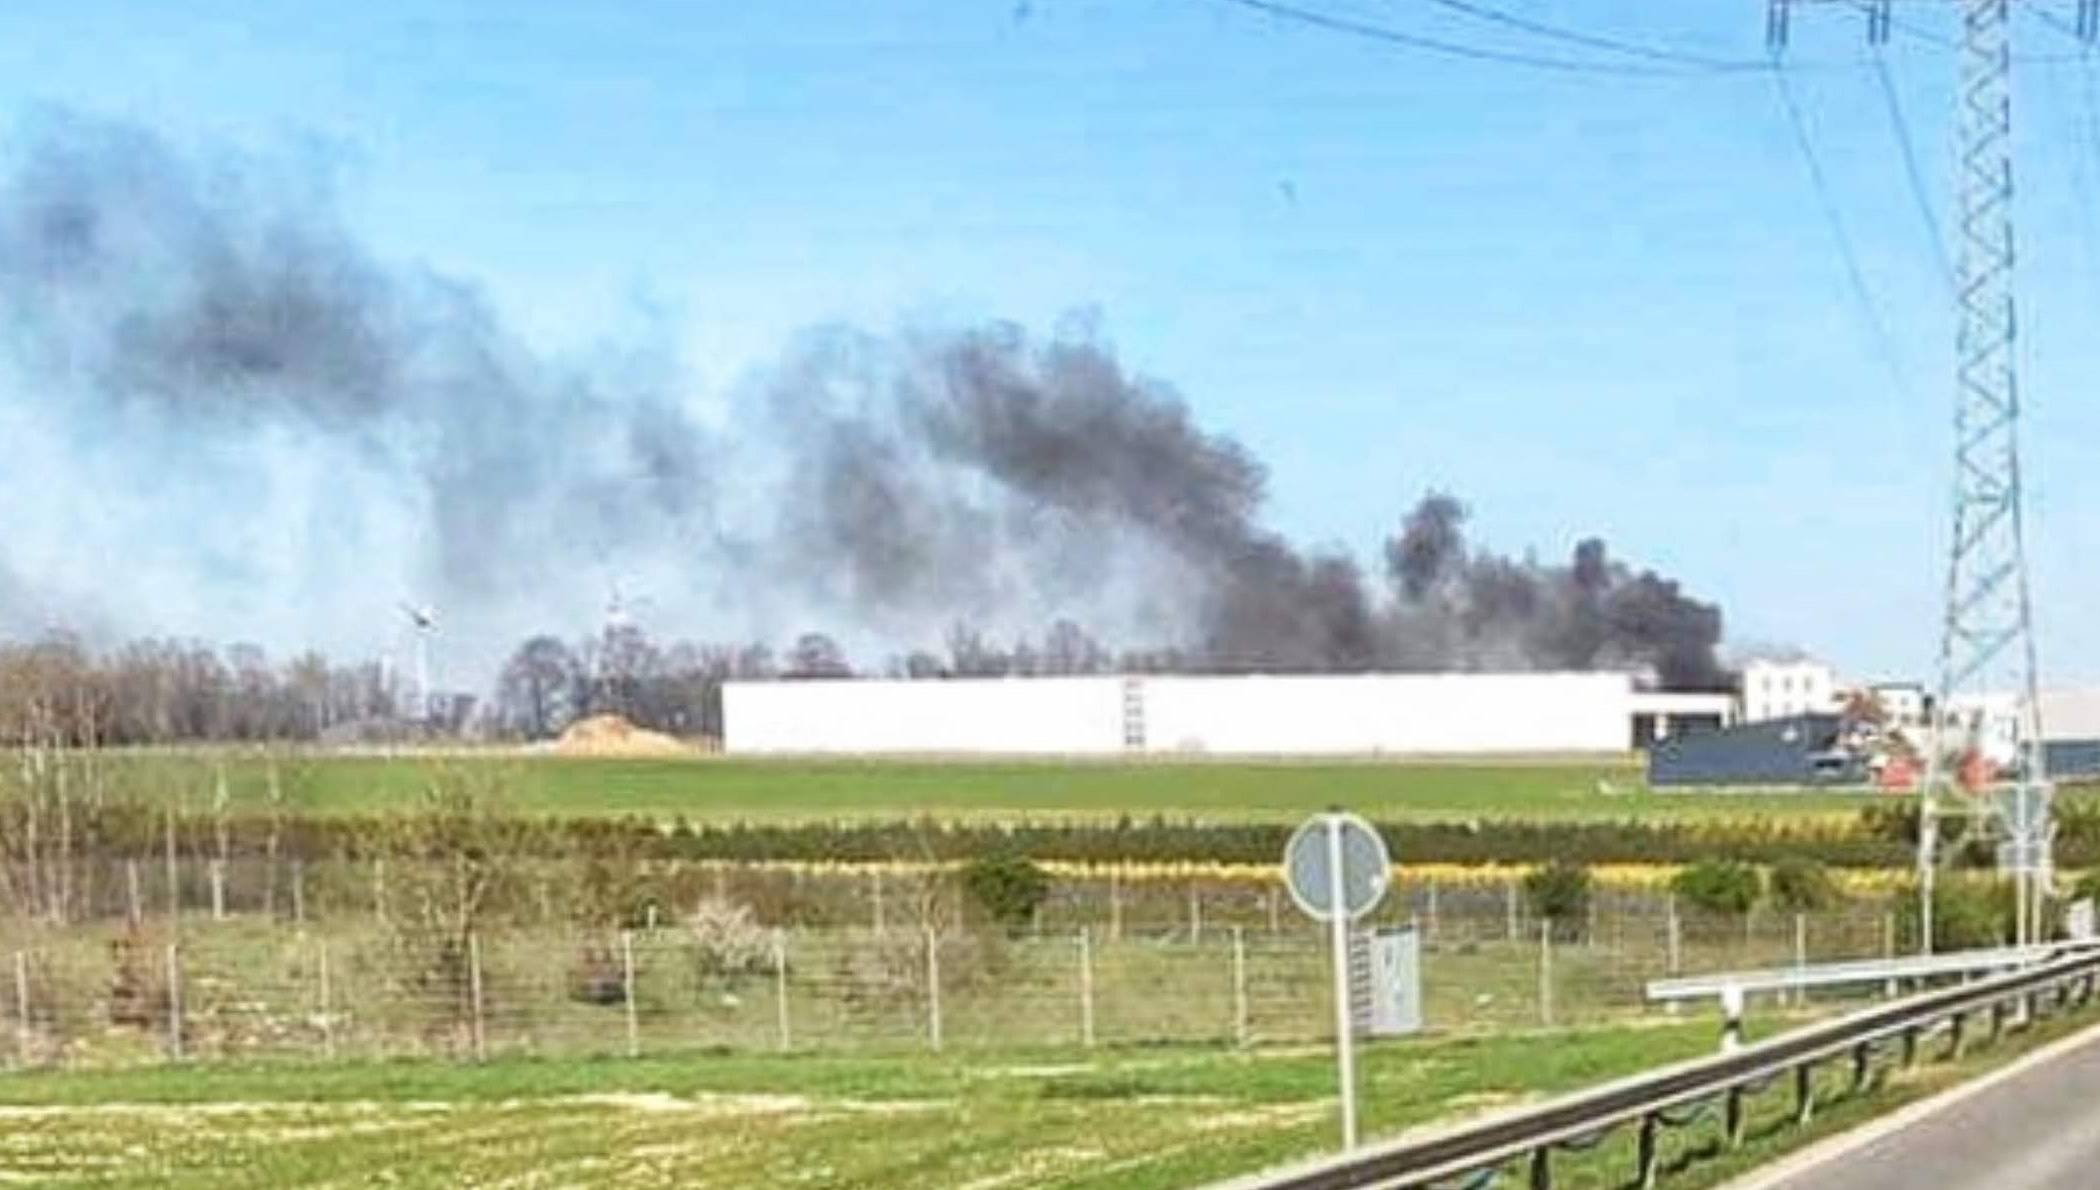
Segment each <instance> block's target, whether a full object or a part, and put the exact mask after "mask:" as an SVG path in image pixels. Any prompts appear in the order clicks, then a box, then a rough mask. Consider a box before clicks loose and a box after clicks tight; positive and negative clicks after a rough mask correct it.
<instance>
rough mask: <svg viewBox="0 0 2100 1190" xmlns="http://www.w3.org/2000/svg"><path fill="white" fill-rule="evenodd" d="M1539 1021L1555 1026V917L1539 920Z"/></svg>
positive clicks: (1548, 1026)
mask: <svg viewBox="0 0 2100 1190" xmlns="http://www.w3.org/2000/svg"><path fill="white" fill-rule="evenodd" d="M1539 1023H1540V1024H1542V1025H1544V1026H1546V1027H1547V1028H1549V1029H1550V1028H1552V1027H1553V919H1552V918H1550V917H1548V918H1544V919H1542V920H1541V921H1540V922H1539Z"/></svg>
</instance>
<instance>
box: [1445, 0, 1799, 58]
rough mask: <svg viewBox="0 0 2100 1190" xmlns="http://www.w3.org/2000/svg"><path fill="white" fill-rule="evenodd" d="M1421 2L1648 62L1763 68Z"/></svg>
mask: <svg viewBox="0 0 2100 1190" xmlns="http://www.w3.org/2000/svg"><path fill="white" fill-rule="evenodd" d="M1423 2H1424V3H1427V4H1434V5H1436V6H1437V7H1439V8H1445V9H1449V10H1451V11H1452V12H1457V13H1462V14H1464V15H1466V16H1469V17H1472V18H1474V19H1476V20H1481V21H1488V22H1491V23H1493V24H1497V25H1502V26H1505V27H1507V28H1511V29H1516V30H1519V31H1521V32H1525V33H1530V34H1532V35H1533V36H1537V37H1544V38H1549V39H1551V40H1554V41H1564V42H1567V43H1569V44H1570V45H1580V46H1587V47H1589V48H1590V49H1596V50H1605V51H1607V52H1609V53H1614V54H1629V55H1632V56H1634V57H1637V58H1647V59H1650V60H1651V61H1656V62H1674V63H1677V64H1678V65H1682V66H1696V67H1700V68H1701V69H1705V70H1714V71H1728V70H1763V69H1765V64H1764V63H1763V62H1760V61H1757V60H1755V59H1731V58H1712V57H1708V56H1706V55H1704V54H1691V53H1685V52H1683V51H1681V50H1674V49H1668V48H1664V47H1661V46H1652V45H1642V44H1640V43H1638V42H1632V41H1622V40H1620V39H1619V38H1616V37H1609V36H1606V35H1604V34H1600V33H1588V32H1584V31H1583V30H1580V29H1569V28H1565V27H1562V26H1558V25H1549V24H1546V23H1544V22H1541V21H1534V20H1532V19H1530V18H1529V17H1522V16H1518V15H1516V14H1515V13H1510V12H1504V11H1503V10H1501V9H1499V8H1491V7H1489V6H1488V5H1485V4H1477V3H1474V2H1473V0H1423Z"/></svg>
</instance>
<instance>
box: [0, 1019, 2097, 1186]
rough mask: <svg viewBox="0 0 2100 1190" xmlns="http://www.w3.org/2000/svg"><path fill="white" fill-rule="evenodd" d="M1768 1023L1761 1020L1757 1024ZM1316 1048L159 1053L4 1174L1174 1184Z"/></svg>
mask: <svg viewBox="0 0 2100 1190" xmlns="http://www.w3.org/2000/svg"><path fill="white" fill-rule="evenodd" d="M1776 1023H1777V1022H1775V1021H1771V1020H1766V1021H1764V1022H1762V1026H1761V1028H1754V1030H1753V1031H1754V1032H1755V1031H1761V1030H1762V1028H1770V1027H1772V1026H1773V1025H1774V1024H1776ZM2090 1024H2091V1017H2090V1015H2089V1014H2085V1013H2080V1014H2075V1015H2073V1016H2070V1017H2066V1018H2061V1019H2052V1020H2049V1021H2045V1022H2044V1023H2043V1024H2042V1025H2041V1026H2039V1027H2038V1028H2035V1029H2033V1030H2030V1031H2027V1032H2023V1033H2016V1034H2013V1035H2011V1036H2010V1037H2009V1038H2008V1040H2007V1041H2006V1042H2004V1043H2001V1044H1999V1045H1995V1046H1990V1047H1987V1048H1983V1049H1979V1050H1972V1051H1971V1053H1970V1055H1969V1056H1968V1057H1967V1058H1965V1059H1964V1060H1963V1061H1962V1062H1960V1063H1957V1064H1952V1065H1950V1064H1944V1063H1931V1064H1926V1065H1921V1066H1919V1067H1917V1068H1915V1069H1913V1070H1907V1071H1904V1070H1894V1069H1890V1068H1888V1067H1884V1068H1883V1069H1882V1071H1881V1072H1880V1073H1879V1074H1878V1075H1877V1077H1876V1079H1875V1082H1874V1084H1873V1085H1872V1086H1871V1087H1870V1088H1869V1090H1868V1091H1867V1092H1866V1093H1864V1094H1862V1093H1860V1092H1859V1091H1858V1090H1856V1089H1855V1088H1853V1087H1851V1086H1850V1085H1849V1083H1848V1081H1847V1076H1846V1075H1845V1073H1844V1071H1843V1070H1841V1069H1839V1067H1842V1066H1843V1063H1833V1064H1831V1065H1830V1066H1828V1067H1826V1068H1825V1069H1824V1070H1823V1071H1822V1072H1820V1073H1819V1075H1818V1078H1817V1088H1818V1090H1817V1097H1818V1099H1819V1101H1820V1106H1819V1108H1818V1111H1817V1114H1816V1119H1815V1123H1814V1124H1813V1125H1812V1126H1811V1127H1809V1128H1807V1129H1801V1128H1796V1127H1792V1126H1790V1123H1789V1118H1790V1116H1791V1114H1792V1111H1791V1108H1792V1102H1791V1097H1790V1096H1789V1095H1788V1094H1787V1093H1786V1092H1785V1090H1784V1088H1783V1087H1782V1088H1780V1089H1775V1090H1773V1091H1771V1092H1769V1093H1766V1094H1763V1095H1760V1096H1758V1097H1756V1098H1754V1099H1753V1100H1751V1102H1750V1116H1749V1135H1748V1141H1747V1143H1746V1144H1745V1146H1744V1147H1743V1148H1742V1149H1740V1150H1737V1151H1734V1152H1728V1151H1725V1150H1724V1149H1723V1147H1722V1146H1721V1143H1720V1138H1719V1131H1718V1129H1719V1125H1718V1123H1717V1122H1716V1121H1715V1120H1714V1119H1712V1118H1707V1119H1704V1120H1702V1121H1700V1122H1696V1123H1693V1124H1691V1125H1690V1126H1688V1127H1685V1128H1681V1129H1673V1130H1671V1131H1669V1132H1667V1133H1665V1134H1664V1137H1663V1150H1662V1151H1663V1158H1664V1162H1665V1169H1666V1171H1668V1174H1669V1176H1668V1179H1667V1182H1666V1184H1667V1185H1670V1186H1676V1187H1683V1188H1685V1190H1698V1188H1700V1187H1709V1186H1715V1185H1719V1184H1721V1183H1722V1182H1724V1181H1726V1180H1727V1179H1728V1178H1730V1177H1732V1176H1734V1175H1736V1174H1739V1173H1742V1172H1744V1171H1745V1170H1747V1169H1750V1168H1752V1167H1754V1166H1755V1165H1757V1164H1758V1163H1760V1162H1763V1161H1767V1160H1770V1159H1772V1158H1773V1157H1776V1156H1778V1155H1781V1154H1783V1153H1785V1152H1786V1151H1788V1150H1790V1149H1793V1148H1795V1147H1798V1146H1800V1145H1802V1144H1805V1143H1807V1142H1809V1141H1811V1140H1814V1139H1817V1138H1819V1137H1822V1136H1826V1135H1829V1134H1831V1133H1833V1132H1836V1131H1839V1130H1841V1129H1843V1128H1846V1127H1850V1126H1853V1125H1856V1124H1858V1123H1861V1122H1863V1121H1865V1120H1867V1119H1869V1118H1871V1117H1872V1116H1874V1115H1876V1114H1879V1113H1881V1112H1884V1111H1888V1110H1890V1109H1892V1108H1893V1107H1895V1106H1897V1105H1900V1104H1902V1103H1905V1102H1909V1101H1912V1100H1915V1099H1917V1098H1919V1097H1922V1096H1924V1095H1927V1094H1930V1093H1932V1092H1934V1091H1936V1090H1939V1089H1941V1088H1944V1087H1946V1086H1948V1085H1951V1084H1952V1083H1954V1082H1957V1081H1959V1080H1960V1079H1962V1078H1965V1077H1969V1076H1972V1075H1974V1074H1976V1073H1978V1072H1980V1071H1982V1070H1985V1069H1988V1068H1990V1067H1992V1066H1996V1065H1999V1064H2002V1063H2003V1062H2005V1061H2008V1060H2010V1059H2011V1058H2013V1057H2015V1056H2017V1055H2018V1054H2019V1053H2021V1052H2023V1051H2025V1050H2028V1049H2031V1048H2032V1047H2033V1046H2035V1045H2037V1044H2040V1043H2043V1042H2046V1041H2049V1040H2052V1039H2054V1038H2056V1037H2061V1036H2064V1035H2067V1034H2068V1033H2070V1032H2072V1031H2074V1030H2076V1029H2078V1028H2084V1027H2090ZM1713 1039H1714V1035H1713V1029H1712V1024H1711V1022H1704V1021H1702V1022H1693V1023H1683V1024H1668V1025H1657V1026H1652V1027H1646V1028H1617V1029H1608V1030H1591V1031H1565V1032H1549V1033H1532V1034H1515V1035H1505V1036H1501V1037H1496V1038H1487V1039H1438V1038H1426V1039H1418V1040H1412V1041H1406V1042H1397V1043H1393V1042H1389V1043H1382V1044H1376V1045H1371V1046H1368V1047H1366V1049H1365V1050H1363V1051H1362V1052H1361V1053H1360V1058H1361V1061H1360V1065H1359V1072H1360V1080H1361V1082H1360V1085H1361V1088H1362V1095H1361V1099H1362V1104H1363V1127H1364V1132H1365V1134H1366V1136H1367V1137H1370V1138H1374V1139H1375V1138H1380V1137H1388V1136H1392V1135H1395V1134H1399V1133H1402V1132H1405V1131H1407V1130H1410V1129H1415V1128H1419V1127H1424V1126H1434V1125H1438V1124H1440V1123H1448V1122H1451V1121H1454V1120H1457V1119H1462V1118H1465V1117H1468V1116H1474V1115H1478V1114H1481V1113H1486V1112H1492V1111H1496V1110H1502V1109H1507V1108H1510V1107H1514V1106H1518V1105H1521V1104H1523V1103H1525V1102H1527V1101H1531V1100H1535V1099H1537V1098H1540V1097H1543V1096H1548V1095H1551V1094H1555V1093H1559V1092H1565V1091H1570V1090H1574V1089H1576V1088H1579V1087H1584V1086H1590V1085H1594V1084H1596V1083H1599V1082H1602V1081H1606V1080H1609V1079H1612V1078H1615V1077H1621V1076H1624V1075H1627V1074H1630V1073H1633V1072H1636V1071H1639V1070H1643V1069H1648V1068H1652V1067H1655V1066H1658V1065H1662V1064H1665V1063H1669V1062H1673V1061H1678V1060H1682V1059H1686V1058H1691V1057H1695V1056H1699V1055H1702V1054H1705V1053H1708V1052H1710V1051H1711V1047H1712V1045H1713ZM1333 1077H1334V1075H1333V1068H1332V1064H1331V1060H1330V1058H1329V1057H1328V1055H1327V1054H1326V1053H1325V1052H1324V1051H1322V1050H1320V1049H1317V1048H1306V1049H1297V1050H1268V1051H1261V1050H1257V1051H1251V1052H1237V1051H1231V1050H1225V1049H1218V1048H1201V1047H1160V1048H1150V1049H1137V1050H1122V1051H1073V1050H1028V1051H1013V1052H1008V1053H1000V1054H991V1055H988V1054H973V1055H971V1056H969V1057H968V1058H954V1057H940V1056H923V1055H922V1056H914V1057H887V1058H858V1057H841V1058H830V1057H818V1056H814V1055H808V1054H795V1055H779V1056H755V1057H754V1056H725V1055H718V1054H709V1053H690V1054H685V1055H681V1056H677V1057H666V1058H652V1059H645V1060H620V1059H604V1060H595V1061H507V1062H495V1063H491V1064H488V1065H483V1066H459V1065H444V1064H438V1063H432V1062H395V1063H383V1064H381V1063H362V1064H360V1063H351V1064H334V1065H291V1064H284V1065H258V1066H243V1067H209V1066H207V1067H160V1068H157V1069H150V1070H137V1071H126V1072H109V1073H71V1074H60V1073H30V1074H15V1075H12V1076H10V1077H8V1078H6V1079H4V1080H0V1125H4V1127H0V1183H19V1184H23V1185H38V1186H88V1185H92V1186H140V1187H143V1186H176V1187H183V1186H193V1187H210V1188H212V1190H224V1188H238V1187H276V1186H294V1185H296V1186H315V1185H328V1186H349V1185H356V1186H372V1185H385V1186H416V1187H422V1186H428V1187H451V1186H495V1185H505V1186H513V1185H514V1186H568V1185H592V1186H665V1185H679V1186H700V1187H739V1188H740V1187H746V1186H761V1185H763V1186H774V1185H790V1184H792V1185H804V1186H811V1187H820V1188H821V1187H854V1188H867V1190H884V1188H889V1187H899V1188H910V1190H919V1188H922V1187H933V1186H942V1187H948V1186H958V1187H975V1188H980V1190H990V1188H992V1187H1002V1188H1027V1187H1066V1188H1079V1187H1116V1188H1125V1190H1138V1188H1147V1187H1181V1186H1192V1185H1198V1184H1203V1183H1206V1182H1209V1181H1213V1180H1216V1179H1220V1178H1225V1177H1231V1176H1235V1175H1239V1174H1243V1173H1247V1172H1251V1171H1253V1170H1256V1169H1261V1168H1267V1167H1270V1166H1273V1165H1276V1164H1279V1163H1283V1162H1288V1161H1292V1160H1296V1159H1299V1158H1302V1157H1306V1156H1310V1155H1314V1154H1318V1153H1321V1152H1326V1151H1330V1150H1331V1149H1332V1147H1333V1145H1334V1143H1335V1119H1334V1098H1333V1096H1334V1088H1333ZM1631 1150H1632V1137H1631V1134H1630V1132H1629V1131H1628V1130H1624V1129H1622V1130H1620V1131H1618V1132H1616V1133H1613V1134H1611V1135H1610V1136H1609V1137H1608V1138H1606V1140H1605V1142H1604V1143H1603V1144H1602V1145H1600V1146H1599V1147H1598V1148H1596V1149H1594V1150H1591V1151H1588V1152H1584V1153H1568V1154H1563V1155H1562V1156H1561V1157H1560V1159H1558V1160H1557V1161H1556V1162H1555V1169H1554V1172H1555V1175H1556V1180H1555V1184H1556V1185H1559V1186H1564V1187H1568V1188H1570V1190H1607V1188H1611V1190H1617V1188H1619V1187H1623V1186H1624V1185H1626V1184H1627V1181H1626V1179H1627V1176H1628V1174H1629V1172H1630V1170H1631V1168H1632V1152H1631Z"/></svg>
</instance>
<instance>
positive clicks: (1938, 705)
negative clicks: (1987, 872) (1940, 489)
mask: <svg viewBox="0 0 2100 1190" xmlns="http://www.w3.org/2000/svg"><path fill="white" fill-rule="evenodd" d="M1955 2H1956V3H1957V4H1958V6H1959V10H1960V13H1961V38H1960V49H1959V55H1960V74H1959V81H1958V87H1957V94H1956V103H1955V150H1956V161H1955V199H1956V211H1957V214H1958V218H1959V223H1958V225H1957V228H1956V233H1955V234H1956V248H1957V253H1956V259H1957V263H1956V276H1955V283H1954V294H1953V297H1954V301H1955V305H1956V315H1957V330H1956V340H1955V405H1954V493H1953V495H1954V499H1953V533H1952V536H1951V538H1950V550H1949V557H1948V560H1947V570H1946V594H1945V604H1944V607H1943V618H1942V620H1941V624H1940V648H1939V673H1938V684H1937V687H1936V694H1937V698H1936V701H1935V702H1934V704H1933V710H1932V726H1931V734H1930V736H1929V738H1928V740H1927V742H1926V765H1925V776H1924V781H1923V783H1922V784H1921V786H1920V787H1919V792H1918V848H1917V864H1918V898H1919V904H1918V917H1919V923H1920V927H1921V928H1920V932H1919V947H1920V950H1921V951H1923V952H1925V953H1930V952H1931V949H1932V934H1933V914H1932V901H1933V888H1934V884H1935V882H1936V880H1937V877H1938V873H1939V869H1940V867H1941V866H1942V865H1944V864H1945V863H1946V862H1947V859H1948V858H1949V856H1948V855H1945V854H1942V853H1941V852H1940V850H1939V845H1940V839H1939V830H1940V823H1941V820H1942V819H1952V820H1956V821H1959V822H1960V823H1962V824H1963V831H1962V833H1961V834H1958V835H1957V836H1956V838H1955V839H1954V841H1953V842H1954V844H1955V845H1957V846H1958V845H1959V844H1960V843H1961V842H1964V841H1965V840H1966V837H1967V832H1968V831H1969V830H1970V829H1973V828H1974V827H1976V826H1978V825H1980V824H1989V825H1991V826H1994V827H1995V828H1996V833H1997V834H1998V836H1999V842H2000V847H1999V853H1998V855H1999V868H2000V870H2001V871H2004V872H2009V873H2010V874H2011V875H2012V877H2013V880H2014V887H2015V893H2016V896H2015V904H2016V905H2017V910H2016V913H2015V937H2016V939H2017V941H2018V942H2020V943H2021V944H2025V943H2028V942H2031V941H2033V940H2034V939H2035V938H2036V936H2037V935H2038V934H2039V933H2040V930H2041V925H2042V922H2041V907H2042V901H2043V894H2044V891H2045V885H2046V883H2047V880H2048V874H2049V873H2050V871H2051V870H2052V865H2051V863H2050V860H2049V855H2048V853H2049V848H2050V840H2051V837H2052V828H2051V826H2050V813H2049V809H2050V801H2051V792H2052V791H2051V786H2050V784H2049V781H2048V774H2047V772H2046V771H2045V765H2044V757H2043V748H2042V732H2041V707H2040V700H2039V697H2038V686H2037V679H2036V668H2037V666H2036V660H2035V641H2034V617H2033V611H2032V604H2031V601H2030V598H2029V591H2028V583H2027V559H2026V552H2025V544H2024V541H2023V535H2022V526H2021V505H2022V498H2021V490H2020V452H2019V424H2020V394H2019V384H2018V376H2017V366H2016V355H2015V352H2016V339H2015V334H2016V330H2017V325H2018V324H2017V322H2016V320H2015V318H2014V301H2013V265H2014V253H2013V224H2012V198H2013V150H2012V13H2011V4H2010V0H1955ZM1767 3H1768V7H1767V11H1766V22H1765V32H1766V42H1767V45H1768V47H1769V48H1770V49H1771V50H1772V52H1773V55H1774V62H1775V65H1776V63H1777V61H1778V55H1779V54H1780V53H1781V51H1783V49H1784V48H1785V45H1786V40H1787V35H1788V25H1789V20H1788V9H1789V8H1790V6H1791V2H1790V0H1767ZM1860 7H1861V8H1863V9H1864V10H1865V12H1866V17H1867V37H1868V40H1869V42H1870V43H1872V44H1873V45H1875V46H1876V47H1879V46H1881V45H1884V44H1885V43H1886V42H1887V40H1888V35H1889V28H1890V25H1891V17H1890V14H1889V8H1890V5H1889V0H1870V2H1868V3H1864V4H1862V5H1860ZM2090 7H2091V5H2090V3H2089V0H2082V2H2081V5H2080V14H2079V21H2078V27H2079V30H2080V32H2081V33H2082V34H2083V33H2084V32H2085V31H2086V30H2087V29H2089V28H2092V27H2094V22H2093V18H2092V16H2091V15H2090V14H2089V12H2088V11H2087V10H2088V9H2089V8H2090Z"/></svg>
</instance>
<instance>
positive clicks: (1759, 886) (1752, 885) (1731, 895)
mask: <svg viewBox="0 0 2100 1190" xmlns="http://www.w3.org/2000/svg"><path fill="white" fill-rule="evenodd" d="M1764 884H1765V882H1764V879H1763V877H1761V876H1760V875H1759V874H1758V871H1757V869H1756V868H1753V867H1751V866H1750V865H1749V864H1746V863H1742V862H1739V861H1737V860H1732V859H1702V860H1700V861H1699V862H1698V863H1695V864H1693V865H1692V866H1691V867H1689V868H1686V869H1685V870H1684V871H1682V872H1679V873H1677V875H1676V877H1675V878H1673V879H1672V880H1671V881H1670V891H1671V892H1674V893H1676V894H1677V895H1678V896H1680V897H1683V898H1684V899H1685V901H1687V902H1688V903H1690V904H1691V905H1692V907H1694V908H1696V909H1703V910H1705V911H1706V912H1708V913H1721V914H1726V915H1728V916H1730V917H1741V916H1742V915H1743V914H1745V913H1748V912H1750V910H1751V909H1753V908H1755V907H1756V905H1757V902H1758V901H1759V900H1760V899H1761V898H1762V897H1763V896H1764V891H1765V889H1764Z"/></svg>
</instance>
